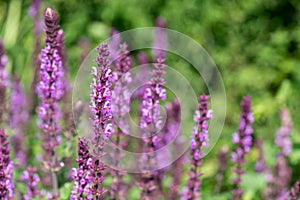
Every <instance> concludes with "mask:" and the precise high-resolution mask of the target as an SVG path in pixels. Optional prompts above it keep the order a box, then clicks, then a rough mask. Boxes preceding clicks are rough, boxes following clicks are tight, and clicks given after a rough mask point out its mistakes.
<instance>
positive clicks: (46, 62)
mask: <svg viewBox="0 0 300 200" xmlns="http://www.w3.org/2000/svg"><path fill="white" fill-rule="evenodd" d="M57 19H58V17H57V15H56V13H55V12H54V10H53V9H52V8H46V9H45V11H44V22H45V29H44V31H45V33H46V39H45V43H46V46H45V47H44V48H43V49H42V51H41V54H40V59H41V65H40V82H39V83H38V85H37V90H36V91H37V94H38V97H39V99H40V103H39V106H38V117H39V121H38V127H39V128H40V129H41V131H42V136H41V138H42V140H43V145H42V147H43V150H44V155H43V160H44V166H45V169H46V170H48V171H49V172H50V173H51V179H52V186H53V198H58V196H59V194H58V181H57V176H56V172H57V170H58V169H59V168H60V167H61V163H60V162H58V158H57V155H56V148H57V147H58V146H59V143H60V135H59V134H60V132H61V126H60V123H59V119H60V118H61V110H60V108H59V101H60V100H61V98H62V97H63V95H64V87H63V76H64V69H63V66H62V59H61V56H60V53H59V45H58V42H57V34H58V28H59V26H58V24H57Z"/></svg>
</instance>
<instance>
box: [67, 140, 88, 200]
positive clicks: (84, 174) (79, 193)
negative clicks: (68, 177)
mask: <svg viewBox="0 0 300 200" xmlns="http://www.w3.org/2000/svg"><path fill="white" fill-rule="evenodd" d="M76 161H77V164H78V168H73V169H72V178H73V179H74V180H75V183H74V186H73V189H72V191H71V197H70V199H71V200H80V199H88V200H89V199H93V196H92V193H91V182H92V177H91V172H90V166H91V164H92V158H91V155H90V152H89V147H88V141H87V140H86V138H84V137H83V138H78V158H77V159H76Z"/></svg>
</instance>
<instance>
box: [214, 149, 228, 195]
mask: <svg viewBox="0 0 300 200" xmlns="http://www.w3.org/2000/svg"><path fill="white" fill-rule="evenodd" d="M228 152H229V148H228V147H227V146H224V147H222V148H221V149H220V151H219V154H218V164H219V166H218V172H217V176H216V184H215V188H214V192H215V193H219V192H220V190H221V188H222V184H223V180H224V173H225V171H226V168H227V162H228Z"/></svg>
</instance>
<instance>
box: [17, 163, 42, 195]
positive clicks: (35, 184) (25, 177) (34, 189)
mask: <svg viewBox="0 0 300 200" xmlns="http://www.w3.org/2000/svg"><path fill="white" fill-rule="evenodd" d="M21 180H22V181H23V182H24V183H25V184H26V186H27V188H26V189H27V190H26V194H24V195H23V199H24V200H30V199H32V198H39V197H41V193H40V190H39V183H40V177H39V175H38V174H37V173H36V168H35V167H27V168H26V169H25V170H24V171H23V173H22V177H21Z"/></svg>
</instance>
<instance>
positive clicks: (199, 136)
mask: <svg viewBox="0 0 300 200" xmlns="http://www.w3.org/2000/svg"><path fill="white" fill-rule="evenodd" d="M208 99H209V96H207V95H204V94H203V95H201V96H200V97H199V105H198V110H197V111H196V112H195V116H194V121H195V127H194V131H193V133H192V139H191V142H190V144H191V146H190V154H191V158H190V161H191V164H192V168H191V169H190V171H189V179H188V183H187V190H186V191H185V192H184V193H183V195H182V199H184V200H196V199H199V198H200V197H201V193H200V187H201V184H202V183H201V180H200V177H201V176H202V172H201V171H199V167H200V166H201V165H202V160H201V158H202V156H203V154H204V152H203V148H207V147H208V143H209V138H208V130H207V129H208V121H209V120H211V119H212V110H208V107H209V102H208Z"/></svg>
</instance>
